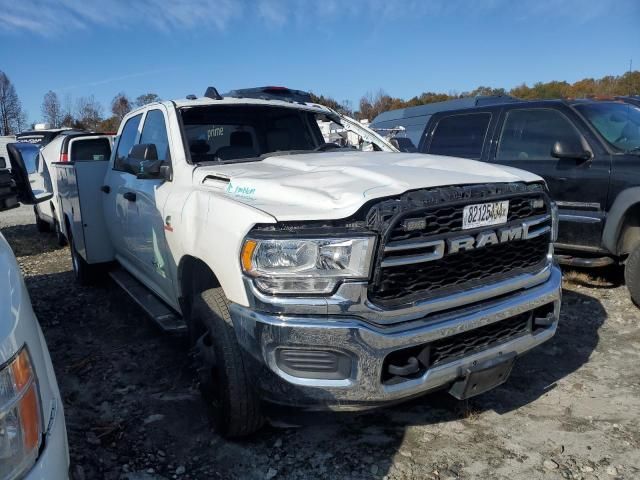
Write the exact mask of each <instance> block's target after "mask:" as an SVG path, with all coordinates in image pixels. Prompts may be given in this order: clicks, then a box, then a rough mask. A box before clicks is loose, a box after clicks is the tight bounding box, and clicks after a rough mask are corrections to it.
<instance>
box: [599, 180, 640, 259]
mask: <svg viewBox="0 0 640 480" xmlns="http://www.w3.org/2000/svg"><path fill="white" fill-rule="evenodd" d="M639 243H640V187H632V188H628V189H626V190H624V191H622V192H621V193H619V194H618V196H617V197H616V199H615V201H614V202H613V205H612V206H611V208H610V209H609V212H608V213H607V221H606V223H605V226H604V232H603V234H602V245H603V246H604V248H606V249H607V250H608V251H609V252H611V253H613V254H614V255H626V254H628V253H629V252H630V251H631V249H632V248H633V247H634V246H635V245H637V244H639Z"/></svg>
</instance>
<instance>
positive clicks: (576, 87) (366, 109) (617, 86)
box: [312, 70, 640, 120]
mask: <svg viewBox="0 0 640 480" xmlns="http://www.w3.org/2000/svg"><path fill="white" fill-rule="evenodd" d="M630 94H635V95H637V94H640V71H638V70H635V71H630V72H626V73H625V74H624V75H620V76H614V75H607V76H605V77H602V78H584V79H582V80H578V81H577V82H574V83H568V82H565V81H555V80H554V81H551V82H537V83H534V84H533V86H531V87H529V86H527V85H526V84H525V83H523V84H521V85H518V86H517V87H514V88H512V89H510V90H506V89H504V88H494V87H485V86H480V87H478V88H476V89H474V90H471V91H469V92H455V91H451V92H449V93H437V92H424V93H421V94H420V95H417V96H415V97H412V98H410V99H408V100H404V99H402V98H396V97H392V96H390V95H388V94H387V93H386V92H385V91H384V90H379V91H378V92H376V93H374V94H372V93H367V94H366V95H364V96H363V97H362V98H361V99H360V102H359V105H358V110H357V111H354V109H353V108H351V106H350V104H349V102H347V101H344V102H338V101H336V100H335V99H333V98H331V97H325V96H323V95H313V94H312V96H313V99H314V101H315V102H316V103H321V104H323V105H327V106H328V107H331V108H333V109H334V110H338V111H340V112H341V113H345V114H346V115H349V116H353V117H356V118H357V119H359V120H362V119H368V120H373V119H374V118H375V117H376V116H378V115H379V114H380V113H382V112H386V111H388V110H396V109H398V108H407V107H416V106H418V105H425V104H427V103H434V102H443V101H445V100H453V99H455V98H464V97H476V96H479V95H511V96H513V97H517V98H521V99H523V100H542V99H550V98H565V99H568V98H610V97H615V96H617V95H630Z"/></svg>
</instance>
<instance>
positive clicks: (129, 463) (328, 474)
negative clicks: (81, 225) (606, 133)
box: [0, 207, 640, 480]
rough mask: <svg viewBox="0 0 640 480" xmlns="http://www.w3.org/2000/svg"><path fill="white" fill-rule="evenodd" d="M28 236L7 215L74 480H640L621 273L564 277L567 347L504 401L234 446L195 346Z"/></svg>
mask: <svg viewBox="0 0 640 480" xmlns="http://www.w3.org/2000/svg"><path fill="white" fill-rule="evenodd" d="M32 222H33V214H32V213H31V210H30V209H28V208H25V207H22V208H21V209H18V210H15V211H12V212H5V213H2V214H0V227H2V233H3V234H4V235H5V237H6V238H7V240H8V241H9V242H10V243H11V245H12V247H13V248H14V250H15V253H16V256H17V257H18V260H19V262H20V265H21V266H22V269H23V272H24V274H25V278H26V282H27V286H28V288H29V292H30V294H31V298H32V301H33V304H34V308H35V311H36V313H37V314H38V318H39V320H40V323H41V324H42V328H43V330H44V333H45V336H46V338H47V342H48V344H49V349H50V350H51V355H52V358H53V361H54V365H55V368H56V372H57V376H58V382H59V384H60V389H61V391H62V395H63V397H64V404H65V414H66V419H67V428H68V433H69V444H70V450H71V463H72V467H71V470H72V477H73V478H74V479H76V480H79V479H101V478H105V479H121V478H123V479H131V480H134V479H147V480H153V479H155V480H158V479H163V478H166V479H171V478H179V479H201V478H224V479H227V478H231V479H234V478H243V479H245V478H247V479H261V480H262V479H273V478H275V479H280V478H292V479H306V478H314V479H315V478H350V479H365V478H367V479H370V478H388V479H413V478H416V479H417V478H420V479H423V478H424V479H453V478H462V479H471V478H481V479H494V478H495V479H514V478H526V479H535V478H545V479H547V478H548V479H556V478H568V479H597V478H599V479H614V478H624V479H634V478H640V370H639V369H638V365H640V310H638V308H637V307H635V306H634V305H633V304H632V303H631V301H630V300H629V296H628V294H627V291H626V289H625V288H624V287H623V286H620V285H619V283H618V282H619V281H618V278H619V272H614V273H611V272H604V273H603V272H595V274H594V273H591V274H585V273H581V272H575V271H571V272H568V274H567V275H566V280H565V288H564V296H563V310H562V319H561V325H560V327H559V330H558V334H557V335H556V337H555V338H554V339H553V340H552V341H550V342H548V343H547V344H545V345H543V346H542V347H540V348H538V349H537V350H534V351H533V352H532V353H530V354H529V355H527V356H525V357H523V358H521V359H520V360H519V361H518V362H517V364H516V366H515V368H514V371H513V374H512V376H511V378H510V379H509V381H508V382H507V383H506V384H505V385H503V386H502V387H500V388H497V389H496V390H494V391H492V392H489V393H487V394H485V395H482V396H480V397H476V398H474V399H472V400H470V401H466V402H459V401H456V400H455V399H453V398H452V397H450V396H448V395H446V394H434V395H430V396H426V397H422V398H420V399H417V400H415V401H412V402H410V403H408V404H403V405H399V406H395V407H390V408H387V409H382V410H377V411H374V412H370V413H367V414H360V415H353V414H350V415H335V416H328V415H323V414H314V415H307V416H305V417H304V419H303V420H304V426H302V427H300V428H289V429H282V428H274V427H266V428H265V429H264V430H263V431H261V432H260V433H259V434H257V435H256V436H255V437H253V438H251V439H249V440H245V441H242V442H229V441H225V440H223V439H222V438H220V437H219V436H218V435H216V434H215V432H213V431H212V430H211V428H210V426H209V425H210V424H209V419H208V416H207V411H206V408H205V406H204V405H203V402H202V401H201V400H200V396H199V393H198V389H197V384H196V382H195V380H194V375H193V371H192V368H191V364H190V359H189V355H188V350H187V347H186V345H185V341H184V340H183V339H180V338H174V337H171V336H167V335H164V334H162V333H161V332H159V331H158V329H157V328H156V327H155V326H154V325H153V324H152V323H151V322H150V321H149V320H148V319H147V318H145V317H144V315H143V314H142V313H141V312H140V310H139V309H138V308H137V307H136V306H135V304H134V303H133V302H132V301H130V300H129V299H128V298H127V296H126V295H125V294H124V293H123V292H122V291H120V290H119V289H118V288H117V287H116V286H115V285H113V284H112V283H111V282H109V281H105V283H104V284H103V285H100V286H97V287H92V288H83V287H79V286H78V285H76V283H75V282H74V279H73V275H72V273H71V271H70V270H71V268H70V259H69V253H68V249H66V248H59V247H57V246H56V245H55V242H54V238H53V236H49V235H46V234H45V235H41V234H38V233H37V232H36V229H35V226H34V225H33V224H32ZM605 273H606V275H605ZM601 275H605V278H604V279H600V278H598V276H601Z"/></svg>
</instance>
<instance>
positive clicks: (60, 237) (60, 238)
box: [53, 221, 67, 247]
mask: <svg viewBox="0 0 640 480" xmlns="http://www.w3.org/2000/svg"><path fill="white" fill-rule="evenodd" d="M53 231H54V232H55V234H56V243H57V244H58V245H59V246H60V247H64V246H65V245H66V244H67V238H66V237H65V236H64V233H62V230H61V229H60V223H58V221H54V223H53Z"/></svg>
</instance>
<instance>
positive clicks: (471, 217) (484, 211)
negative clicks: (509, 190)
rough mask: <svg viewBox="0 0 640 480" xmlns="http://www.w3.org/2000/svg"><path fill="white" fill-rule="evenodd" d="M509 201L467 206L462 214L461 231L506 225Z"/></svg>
mask: <svg viewBox="0 0 640 480" xmlns="http://www.w3.org/2000/svg"><path fill="white" fill-rule="evenodd" d="M508 213H509V200H503V201H501V202H491V203H475V204H473V205H467V206H466V207H464V210H463V212H462V229H463V230H468V229H469V228H477V227H486V226H487V225H499V224H501V223H507V215H508Z"/></svg>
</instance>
